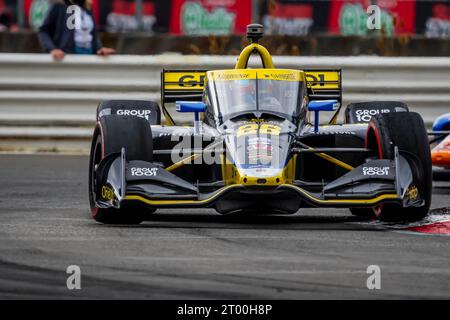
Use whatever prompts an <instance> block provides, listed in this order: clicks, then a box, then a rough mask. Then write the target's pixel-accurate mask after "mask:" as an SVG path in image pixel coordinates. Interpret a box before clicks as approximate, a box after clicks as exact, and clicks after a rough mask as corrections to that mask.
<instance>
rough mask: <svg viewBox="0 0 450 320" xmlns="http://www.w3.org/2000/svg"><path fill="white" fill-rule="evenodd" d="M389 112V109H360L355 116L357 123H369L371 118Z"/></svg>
mask: <svg viewBox="0 0 450 320" xmlns="http://www.w3.org/2000/svg"><path fill="white" fill-rule="evenodd" d="M389 112H391V110H389V109H360V110H356V111H355V116H356V119H357V120H358V121H362V122H369V121H370V119H371V118H372V117H373V116H375V115H377V114H380V113H389Z"/></svg>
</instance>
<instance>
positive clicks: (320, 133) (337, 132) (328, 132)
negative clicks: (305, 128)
mask: <svg viewBox="0 0 450 320" xmlns="http://www.w3.org/2000/svg"><path fill="white" fill-rule="evenodd" d="M313 133H314V134H317V135H327V134H332V135H338V134H344V135H355V134H356V132H355V131H325V130H324V131H318V132H313Z"/></svg>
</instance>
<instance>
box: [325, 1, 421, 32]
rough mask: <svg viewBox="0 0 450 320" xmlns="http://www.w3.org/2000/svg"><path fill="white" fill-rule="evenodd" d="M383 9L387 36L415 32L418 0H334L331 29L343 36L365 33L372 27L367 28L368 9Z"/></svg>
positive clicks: (381, 15)
mask: <svg viewBox="0 0 450 320" xmlns="http://www.w3.org/2000/svg"><path fill="white" fill-rule="evenodd" d="M374 4H375V5H377V6H378V7H379V8H380V20H381V30H382V32H384V33H385V34H386V35H398V34H411V33H415V28H416V25H415V21H416V1H415V0H378V1H376V2H375V3H374V2H373V1H371V0H349V1H342V0H332V2H331V7H330V20H329V31H330V33H335V34H341V35H360V36H364V35H367V34H369V33H370V31H371V30H369V28H368V27H367V20H368V16H369V15H368V13H367V8H368V7H369V6H371V5H374Z"/></svg>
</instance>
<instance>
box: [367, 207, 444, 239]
mask: <svg viewBox="0 0 450 320" xmlns="http://www.w3.org/2000/svg"><path fill="white" fill-rule="evenodd" d="M358 224H364V225H369V226H374V227H378V228H383V229H388V230H389V229H390V230H395V231H400V232H408V233H414V234H417V233H419V234H434V235H447V236H450V208H441V209H433V210H431V211H430V213H429V214H428V216H427V217H425V218H424V219H423V220H421V221H418V222H413V223H404V224H402V223H388V222H380V221H377V220H374V221H369V222H358Z"/></svg>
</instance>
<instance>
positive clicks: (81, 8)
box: [38, 0, 115, 60]
mask: <svg viewBox="0 0 450 320" xmlns="http://www.w3.org/2000/svg"><path fill="white" fill-rule="evenodd" d="M91 4H92V1H91V0H64V1H57V2H56V3H55V4H54V5H53V6H52V7H51V9H50V10H49V13H48V15H47V17H46V18H45V21H44V23H43V24H42V26H41V27H40V28H39V32H38V37H39V42H40V43H41V46H42V47H43V48H44V50H45V51H46V52H49V53H50V54H51V55H52V57H53V58H54V59H55V60H62V59H64V56H65V55H66V54H97V55H101V56H107V55H110V54H114V53H115V50H114V49H111V48H105V47H103V46H102V44H101V41H100V38H99V35H98V32H97V27H96V25H95V20H94V17H93V16H92V11H91ZM74 5H75V6H77V7H71V6H74ZM74 8H75V10H74ZM74 22H75V23H74Z"/></svg>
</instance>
